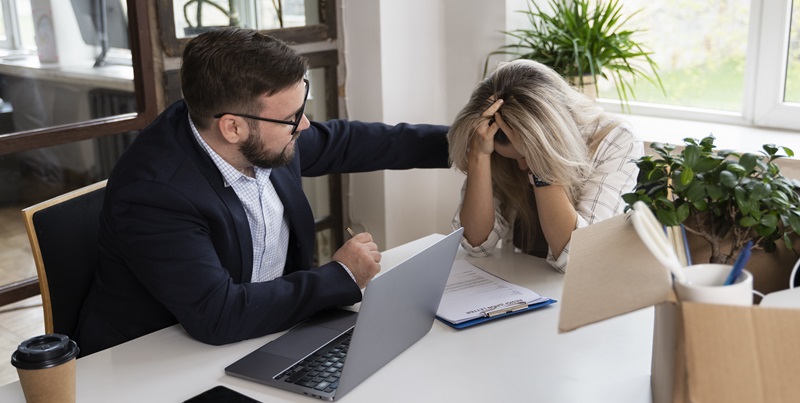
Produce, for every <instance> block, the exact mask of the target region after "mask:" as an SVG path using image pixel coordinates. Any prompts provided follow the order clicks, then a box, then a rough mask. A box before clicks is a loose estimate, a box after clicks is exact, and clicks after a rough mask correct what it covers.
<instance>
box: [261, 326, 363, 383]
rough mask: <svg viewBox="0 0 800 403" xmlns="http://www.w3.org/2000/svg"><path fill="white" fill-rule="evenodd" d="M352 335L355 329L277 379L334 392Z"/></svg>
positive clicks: (284, 372)
mask: <svg viewBox="0 0 800 403" xmlns="http://www.w3.org/2000/svg"><path fill="white" fill-rule="evenodd" d="M352 337H353V329H350V330H349V331H347V332H345V333H343V334H342V335H341V336H339V337H337V338H336V339H333V341H331V342H330V343H328V344H326V345H325V346H323V347H322V348H320V349H319V350H317V351H315V352H314V353H313V354H311V355H309V356H308V357H306V358H305V359H303V360H302V361H300V362H298V363H297V364H295V365H294V366H292V367H290V368H289V369H287V370H286V371H283V372H282V373H281V374H279V375H278V376H277V377H276V379H279V380H283V381H286V382H290V383H294V384H297V385H301V386H305V387H308V388H312V389H316V390H319V391H322V392H333V391H334V390H336V387H338V386H339V377H340V376H342V367H343V366H344V359H345V356H346V355H347V349H348V347H350V339H351V338H352Z"/></svg>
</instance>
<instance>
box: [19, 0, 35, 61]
mask: <svg viewBox="0 0 800 403" xmlns="http://www.w3.org/2000/svg"><path fill="white" fill-rule="evenodd" d="M14 6H15V7H14V8H15V11H16V13H17V25H18V26H19V41H20V44H21V46H22V49H25V50H30V51H34V50H36V32H35V29H34V24H33V12H32V11H31V2H30V1H27V0H16V3H14Z"/></svg>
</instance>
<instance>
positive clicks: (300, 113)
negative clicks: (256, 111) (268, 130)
mask: <svg viewBox="0 0 800 403" xmlns="http://www.w3.org/2000/svg"><path fill="white" fill-rule="evenodd" d="M303 82H304V83H306V96H305V98H303V106H301V107H300V110H299V111H297V113H296V114H295V115H294V122H291V121H288V120H278V119H269V118H262V117H260V116H253V115H247V114H244V113H232V112H222V113H218V114H216V115H214V116H213V118H214V119H219V118H221V117H222V116H224V115H233V116H239V117H242V118H247V119H255V120H263V121H264V122H272V123H280V124H284V125H289V126H292V134H295V133H297V126H299V125H300V121H301V120H303V113H304V112H305V110H306V102H307V101H308V90H309V88H310V86H309V84H308V79H305V78H304V79H303Z"/></svg>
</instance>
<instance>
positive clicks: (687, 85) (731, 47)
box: [599, 0, 750, 112]
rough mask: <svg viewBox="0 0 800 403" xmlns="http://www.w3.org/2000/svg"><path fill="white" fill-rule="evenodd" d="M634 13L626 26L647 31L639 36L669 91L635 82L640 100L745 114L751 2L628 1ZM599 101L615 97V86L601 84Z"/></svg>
mask: <svg viewBox="0 0 800 403" xmlns="http://www.w3.org/2000/svg"><path fill="white" fill-rule="evenodd" d="M623 4H624V8H623V10H624V12H626V13H627V14H628V15H630V14H632V13H633V12H635V11H636V10H640V9H641V10H642V11H641V12H639V13H638V14H636V15H634V16H633V17H632V19H631V20H630V21H629V22H628V23H627V25H626V27H630V28H637V29H644V30H645V31H644V32H641V33H637V34H636V35H637V36H636V38H637V39H638V40H639V41H640V42H641V43H643V44H645V45H647V47H648V48H649V49H650V50H652V51H653V52H654V54H653V55H652V58H653V59H654V60H655V61H656V63H658V66H659V74H660V76H661V80H662V81H663V83H664V88H666V90H667V94H666V96H665V95H664V94H663V93H662V92H661V90H660V89H659V88H658V87H657V86H655V85H653V84H651V83H650V82H648V81H646V80H641V79H637V80H636V83H635V84H634V86H633V88H634V95H635V97H634V98H633V99H634V100H636V101H641V102H651V103H656V104H664V105H671V106H682V107H695V108H704V109H714V110H722V111H734V112H741V111H742V105H743V93H744V66H745V53H746V51H747V39H748V20H749V16H750V0H728V1H724V2H716V1H714V2H698V1H694V0H626V1H624V2H623ZM599 85H600V97H601V98H611V99H617V94H616V91H615V89H614V86H613V84H612V83H608V82H605V83H604V82H602V81H601V82H600V83H599Z"/></svg>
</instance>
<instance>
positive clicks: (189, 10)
mask: <svg viewBox="0 0 800 403" xmlns="http://www.w3.org/2000/svg"><path fill="white" fill-rule="evenodd" d="M172 5H173V13H174V15H175V36H176V37H177V38H186V37H190V36H195V35H197V34H200V33H202V32H204V31H207V30H209V29H214V28H215V27H220V26H230V25H235V26H241V27H246V28H254V29H259V30H270V29H280V28H292V27H302V26H306V25H310V24H318V23H319V18H316V17H315V16H318V15H319V11H318V10H317V6H318V1H316V0H314V1H307V0H281V1H279V0H229V1H227V2H225V1H209V0H174V1H173V3H172Z"/></svg>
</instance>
